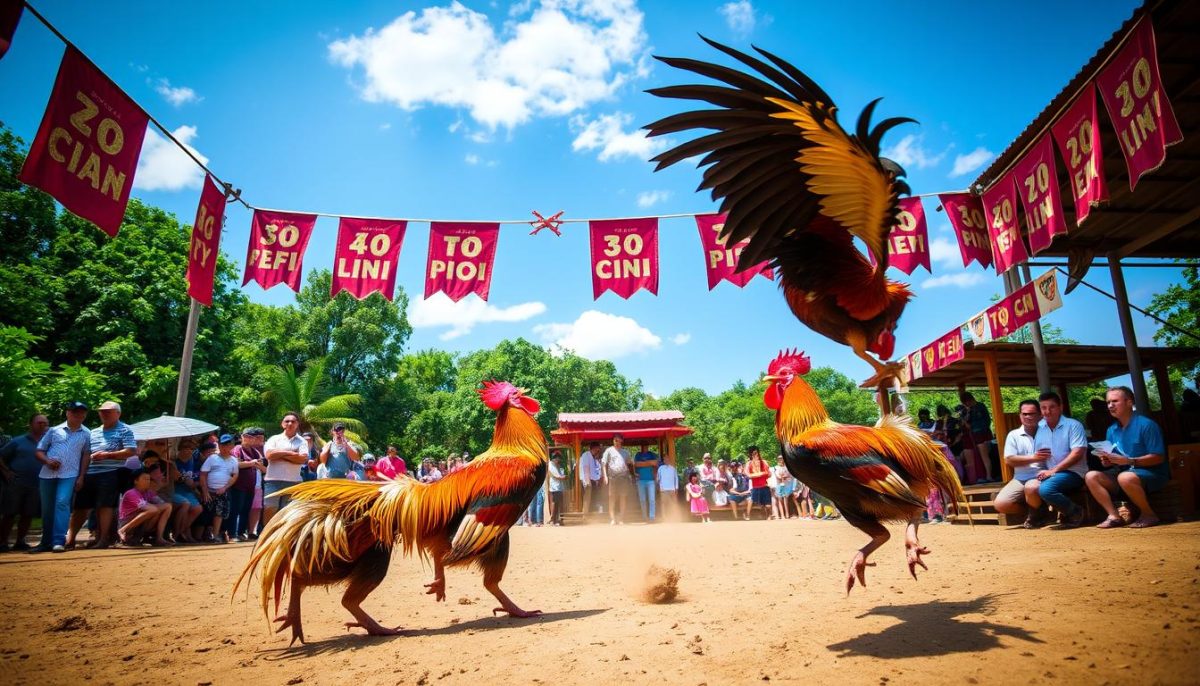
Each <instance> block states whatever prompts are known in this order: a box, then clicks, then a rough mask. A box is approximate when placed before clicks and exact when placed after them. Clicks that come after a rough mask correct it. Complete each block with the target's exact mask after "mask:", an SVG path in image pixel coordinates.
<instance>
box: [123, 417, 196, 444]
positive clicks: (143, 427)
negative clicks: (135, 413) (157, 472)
mask: <svg viewBox="0 0 1200 686" xmlns="http://www.w3.org/2000/svg"><path fill="white" fill-rule="evenodd" d="M129 428H131V429H133V435H134V436H136V437H137V439H138V440H139V441H153V440H157V439H160V438H183V437H184V436H198V435H200V434H205V433H211V432H213V431H216V430H217V428H218V427H217V425H216V424H209V423H208V422H205V421H201V420H199V419H191V418H190V417H172V416H170V415H165V414H164V415H163V416H161V417H155V418H154V419H147V420H146V421H144V422H138V423H137V424H130V425H129Z"/></svg>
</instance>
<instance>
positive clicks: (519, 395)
mask: <svg viewBox="0 0 1200 686" xmlns="http://www.w3.org/2000/svg"><path fill="white" fill-rule="evenodd" d="M526 392H527V391H526V390H525V389H524V388H517V387H516V386H514V385H512V384H510V383H509V382H507V381H484V382H483V388H479V389H476V393H478V394H479V397H480V398H481V399H482V400H483V404H484V405H487V406H488V407H489V408H491V409H492V410H495V411H497V412H498V411H499V410H500V408H502V407H504V404H505V403H511V404H512V405H516V406H518V407H520V408H522V409H524V410H525V411H526V412H528V413H529V414H537V413H538V411H539V410H541V409H542V405H541V403H539V402H538V401H537V400H534V399H533V398H531V397H529V396H527V395H525V393H526Z"/></svg>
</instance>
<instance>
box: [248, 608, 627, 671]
mask: <svg viewBox="0 0 1200 686" xmlns="http://www.w3.org/2000/svg"><path fill="white" fill-rule="evenodd" d="M604 612H608V610H607V609H601V610H572V611H570V612H547V613H546V614H543V615H538V616H537V617H531V618H528V619H515V618H512V617H508V616H493V617H480V618H479V619H472V620H471V621H469V622H459V623H458V624H448V625H446V626H442V627H437V628H434V629H405V630H404V631H403V632H401V633H400V634H399V635H397V636H366V635H364V634H362V633H361V632H359V633H357V634H356V633H347V634H345V635H344V636H336V637H334V638H328V639H325V640H323V641H315V642H312V643H305V644H303V645H294V646H291V647H288V648H279V649H275V650H265V651H263V652H264V653H265V654H266V659H267V660H268V661H275V660H289V659H292V658H298V657H312V656H315V655H329V654H333V653H340V652H342V651H344V650H356V649H359V648H365V647H368V646H372V645H376V644H379V643H387V642H388V641H393V640H404V639H405V638H406V637H415V636H450V635H454V634H458V633H462V632H464V631H492V630H495V629H506V628H512V627H520V626H528V625H532V624H547V623H550V622H562V621H565V620H570V619H583V618H585V617H591V616H594V615H598V614H602V613H604Z"/></svg>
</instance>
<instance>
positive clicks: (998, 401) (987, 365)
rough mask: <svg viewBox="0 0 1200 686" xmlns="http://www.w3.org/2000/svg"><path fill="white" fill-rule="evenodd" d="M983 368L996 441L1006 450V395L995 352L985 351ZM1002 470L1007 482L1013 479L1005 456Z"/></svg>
mask: <svg viewBox="0 0 1200 686" xmlns="http://www.w3.org/2000/svg"><path fill="white" fill-rule="evenodd" d="M983 369H984V371H985V372H987V382H988V396H989V397H990V398H991V401H992V420H993V422H995V424H996V443H997V445H998V446H999V448H1000V450H1004V439H1005V438H1007V437H1008V419H1007V418H1006V417H1005V416H1004V397H1003V396H1002V395H1001V394H1000V366H999V365H997V364H996V354H995V353H992V352H984V353H983ZM1000 471H1001V473H1002V474H1003V475H1004V481H1005V483H1007V482H1008V481H1009V480H1010V479H1012V467H1009V466H1008V463H1007V462H1005V461H1004V459H1003V456H1002V457H1001V460H1000Z"/></svg>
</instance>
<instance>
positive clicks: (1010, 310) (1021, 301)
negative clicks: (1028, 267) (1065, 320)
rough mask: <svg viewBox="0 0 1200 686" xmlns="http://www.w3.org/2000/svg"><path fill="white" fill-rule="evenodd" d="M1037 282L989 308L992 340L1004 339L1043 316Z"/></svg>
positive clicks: (1029, 284)
mask: <svg viewBox="0 0 1200 686" xmlns="http://www.w3.org/2000/svg"><path fill="white" fill-rule="evenodd" d="M1036 285H1037V284H1036V282H1030V283H1027V284H1025V285H1024V286H1021V287H1020V288H1018V289H1017V290H1015V291H1013V292H1012V295H1009V296H1008V297H1006V298H1004V299H1003V300H1001V301H1000V302H998V303H996V304H995V305H992V306H991V307H989V308H987V319H988V324H989V325H990V326H991V328H992V338H993V339H996V338H1002V337H1004V336H1007V335H1008V334H1010V333H1012V332H1014V331H1016V330H1017V329H1019V328H1021V327H1022V326H1025V325H1026V324H1028V323H1029V322H1032V321H1037V320H1038V319H1039V318H1041V316H1042V310H1041V308H1040V307H1038V299H1037V292H1036V290H1035V288H1036Z"/></svg>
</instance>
